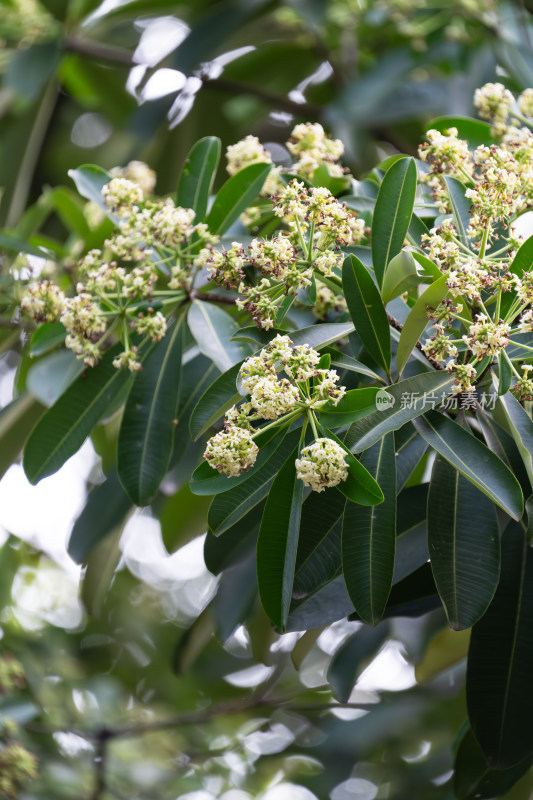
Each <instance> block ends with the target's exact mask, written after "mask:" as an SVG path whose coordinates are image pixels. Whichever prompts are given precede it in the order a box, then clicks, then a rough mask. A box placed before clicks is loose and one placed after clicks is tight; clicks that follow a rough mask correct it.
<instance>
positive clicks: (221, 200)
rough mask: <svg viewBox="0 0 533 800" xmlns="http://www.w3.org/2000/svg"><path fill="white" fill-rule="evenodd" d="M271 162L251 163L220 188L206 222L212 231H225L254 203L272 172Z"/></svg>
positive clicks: (218, 232) (219, 232) (220, 232)
mask: <svg viewBox="0 0 533 800" xmlns="http://www.w3.org/2000/svg"><path fill="white" fill-rule="evenodd" d="M270 169H271V164H263V163H259V164H250V166H248V167H244V168H243V169H241V170H239V172H237V173H236V175H232V177H231V178H229V180H227V181H226V183H225V184H224V186H222V188H221V189H219V191H218V194H217V196H216V197H215V202H214V203H213V206H212V208H211V211H210V212H209V214H208V215H207V218H206V222H207V225H208V227H209V230H210V231H211V233H217V234H219V235H221V234H223V233H225V231H227V230H228V228H229V227H230V225H232V224H233V223H234V222H235V221H236V220H237V219H238V218H239V215H240V214H242V212H243V211H245V210H246V209H247V208H248V207H249V206H251V205H252V203H253V201H254V200H255V199H256V197H257V195H258V194H259V192H260V191H261V189H262V188H263V184H264V182H265V180H266V178H267V175H268V173H269V172H270Z"/></svg>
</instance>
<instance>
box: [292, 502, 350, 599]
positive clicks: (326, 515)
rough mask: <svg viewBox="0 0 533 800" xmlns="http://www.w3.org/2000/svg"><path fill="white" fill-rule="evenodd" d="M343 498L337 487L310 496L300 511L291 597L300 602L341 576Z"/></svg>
mask: <svg viewBox="0 0 533 800" xmlns="http://www.w3.org/2000/svg"><path fill="white" fill-rule="evenodd" d="M345 505H346V498H345V497H344V495H343V494H342V492H339V490H338V488H337V487H333V488H330V489H327V490H326V491H324V492H311V493H310V494H309V496H308V497H307V498H306V499H305V502H304V504H303V507H302V521H301V529H302V532H304V533H303V534H302V536H301V537H300V540H299V543H298V555H297V559H296V575H295V578H294V592H293V596H294V597H298V598H300V599H301V598H303V597H305V596H306V595H308V594H311V593H313V592H316V591H318V590H319V589H320V588H321V587H322V586H325V585H326V584H327V583H329V582H330V581H332V580H333V579H334V578H336V577H337V576H338V575H341V574H342V555H341V522H342V515H343V513H344V507H345Z"/></svg>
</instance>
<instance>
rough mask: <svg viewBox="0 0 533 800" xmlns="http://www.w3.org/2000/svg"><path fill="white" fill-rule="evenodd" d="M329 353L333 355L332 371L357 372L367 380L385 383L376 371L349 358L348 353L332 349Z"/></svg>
mask: <svg viewBox="0 0 533 800" xmlns="http://www.w3.org/2000/svg"><path fill="white" fill-rule="evenodd" d="M328 352H329V354H330V355H331V368H332V369H336V370H346V371H347V372H357V373H359V374H360V375H366V376H367V378H371V380H373V381H379V382H380V383H383V382H384V381H383V378H380V376H379V375H378V374H377V373H376V372H374V370H372V369H370V367H367V366H366V364H363V363H362V362H361V361H357V359H355V358H352V357H351V356H347V355H346V353H341V352H340V351H339V350H334V349H333V348H330V349H329V350H328Z"/></svg>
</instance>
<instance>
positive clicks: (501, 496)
mask: <svg viewBox="0 0 533 800" xmlns="http://www.w3.org/2000/svg"><path fill="white" fill-rule="evenodd" d="M413 424H414V426H415V428H416V429H417V431H418V432H419V433H420V435H421V436H423V437H424V439H425V440H426V442H427V443H428V444H429V445H430V447H432V448H433V449H434V450H436V451H437V453H440V455H441V456H443V458H445V459H446V461H449V463H450V464H451V465H452V466H453V467H455V469H457V470H459V472H460V473H461V475H464V477H465V478H467V479H468V480H469V481H471V482H472V483H473V484H474V486H477V488H478V489H479V490H480V491H482V492H483V494H486V495H487V497H489V498H490V499H491V500H493V501H494V502H495V503H496V504H497V505H499V506H500V508H503V510H504V511H506V512H507V513H508V514H509V516H510V517H513V519H520V518H521V516H522V514H523V511H524V498H523V496H522V490H521V488H520V484H519V483H518V481H517V479H516V478H515V476H514V475H513V473H512V472H511V471H510V470H509V468H508V467H507V466H506V465H505V464H504V463H503V461H501V460H500V459H499V458H498V456H495V455H494V453H492V452H491V451H490V450H489V448H488V447H486V446H485V445H484V444H483V443H482V442H480V441H479V439H476V437H475V436H472V434H470V433H468V432H467V431H466V430H465V429H464V428H462V427H461V426H460V425H458V424H457V423H456V422H453V421H452V420H451V419H448V417H445V416H444V414H440V413H439V412H438V411H427V412H426V413H425V414H424V416H423V417H420V418H419V419H417V420H415V421H414V423H413Z"/></svg>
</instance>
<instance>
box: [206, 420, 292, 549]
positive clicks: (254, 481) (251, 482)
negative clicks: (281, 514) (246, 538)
mask: <svg viewBox="0 0 533 800" xmlns="http://www.w3.org/2000/svg"><path fill="white" fill-rule="evenodd" d="M299 436H300V431H299V430H295V431H292V432H291V433H289V434H288V435H287V436H286V437H285V439H284V441H283V440H282V441H281V442H280V443H279V444H278V446H277V447H276V449H275V451H274V452H273V454H272V456H271V457H270V458H269V459H268V460H267V461H266V463H264V465H263V466H262V467H261V469H258V470H254V472H253V474H252V475H248V476H247V480H245V481H243V482H242V483H240V484H239V485H238V486H236V487H235V488H234V489H230V490H229V491H226V492H222V493H220V494H217V496H216V497H215V498H213V502H212V503H211V506H210V508H209V514H208V517H207V520H208V523H209V528H210V530H211V531H212V532H213V533H214V534H215V535H216V536H220V535H221V534H222V533H224V532H225V531H227V530H228V529H229V528H231V527H232V526H233V525H235V523H236V522H238V521H239V520H240V519H241V518H242V517H243V516H244V515H245V514H247V513H248V512H249V511H250V510H251V509H252V508H253V507H254V506H256V505H257V504H258V503H260V502H261V501H262V500H263V499H264V498H265V497H266V495H267V494H268V492H269V490H270V487H271V486H272V483H273V482H274V479H275V477H276V475H277V474H278V472H279V470H280V469H281V467H282V466H283V464H284V463H285V461H286V459H287V457H288V455H289V454H290V453H291V452H292V451H293V450H294V447H295V446H296V444H297V442H298V438H299Z"/></svg>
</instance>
